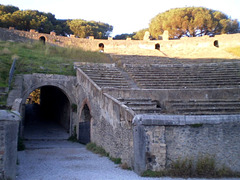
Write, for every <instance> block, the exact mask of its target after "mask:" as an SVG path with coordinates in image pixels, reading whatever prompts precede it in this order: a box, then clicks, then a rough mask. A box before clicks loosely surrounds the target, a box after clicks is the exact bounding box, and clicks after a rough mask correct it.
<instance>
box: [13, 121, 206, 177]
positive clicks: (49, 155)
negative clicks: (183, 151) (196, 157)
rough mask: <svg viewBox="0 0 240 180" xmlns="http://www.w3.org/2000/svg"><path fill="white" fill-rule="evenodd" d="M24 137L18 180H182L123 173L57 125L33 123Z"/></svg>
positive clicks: (19, 153)
mask: <svg viewBox="0 0 240 180" xmlns="http://www.w3.org/2000/svg"><path fill="white" fill-rule="evenodd" d="M24 134H25V135H24V136H25V139H26V140H25V145H26V150H24V151H19V152H18V166H17V178H16V179H17V180H141V179H142V180H148V179H149V180H155V179H161V180H171V179H174V180H182V179H181V178H144V177H140V176H138V175H137V174H136V173H134V172H133V171H129V170H123V169H121V168H120V167H119V166H118V165H116V164H114V163H113V162H112V161H110V160H109V159H108V158H107V157H100V156H99V155H97V154H94V153H92V152H90V151H88V150H87V149H86V147H85V146H84V145H81V144H79V143H73V142H70V141H67V140H66V139H67V137H68V134H67V132H65V131H64V130H63V129H62V128H61V127H59V126H56V125H54V124H50V123H48V124H44V123H40V124H39V123H37V124H33V125H30V126H28V127H26V128H25V132H24ZM202 180H203V179H202Z"/></svg>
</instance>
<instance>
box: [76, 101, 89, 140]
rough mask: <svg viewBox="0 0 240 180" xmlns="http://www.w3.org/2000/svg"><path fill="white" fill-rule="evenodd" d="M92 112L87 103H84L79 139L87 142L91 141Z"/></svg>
mask: <svg viewBox="0 0 240 180" xmlns="http://www.w3.org/2000/svg"><path fill="white" fill-rule="evenodd" d="M91 118H92V116H91V112H90V109H89V106H88V105H87V103H85V104H84V105H83V108H82V111H81V115H80V121H81V122H79V126H78V141H79V142H80V143H82V144H87V143H89V142H90V141H91V132H90V131H91Z"/></svg>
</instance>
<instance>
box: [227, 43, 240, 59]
mask: <svg viewBox="0 0 240 180" xmlns="http://www.w3.org/2000/svg"><path fill="white" fill-rule="evenodd" d="M226 50H227V51H228V52H229V53H231V54H233V55H235V56H238V57H240V46H237V47H232V48H227V49H226Z"/></svg>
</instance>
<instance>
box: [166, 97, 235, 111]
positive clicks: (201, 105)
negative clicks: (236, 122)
mask: <svg viewBox="0 0 240 180" xmlns="http://www.w3.org/2000/svg"><path fill="white" fill-rule="evenodd" d="M164 105H165V109H166V110H167V113H170V114H182V115H210V114H211V115H215V114H240V99H212V100H201V99H199V100H188V101H183V100H170V101H166V102H165V104H164Z"/></svg>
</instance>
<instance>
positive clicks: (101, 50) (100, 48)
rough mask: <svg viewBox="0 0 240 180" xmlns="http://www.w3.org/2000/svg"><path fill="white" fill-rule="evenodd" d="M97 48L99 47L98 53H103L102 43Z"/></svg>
mask: <svg viewBox="0 0 240 180" xmlns="http://www.w3.org/2000/svg"><path fill="white" fill-rule="evenodd" d="M98 47H99V51H100V52H104V44H103V43H99V44H98Z"/></svg>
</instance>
